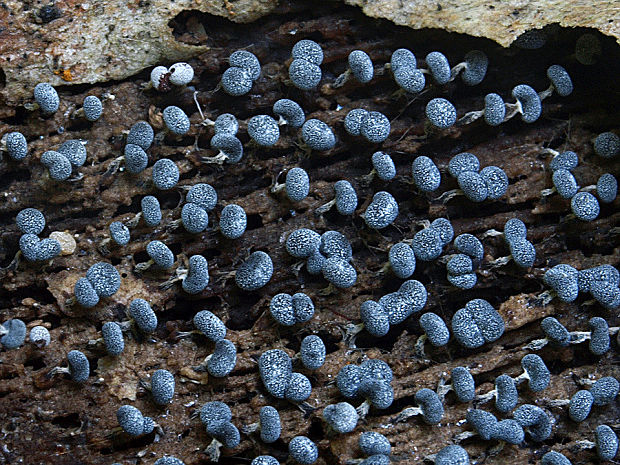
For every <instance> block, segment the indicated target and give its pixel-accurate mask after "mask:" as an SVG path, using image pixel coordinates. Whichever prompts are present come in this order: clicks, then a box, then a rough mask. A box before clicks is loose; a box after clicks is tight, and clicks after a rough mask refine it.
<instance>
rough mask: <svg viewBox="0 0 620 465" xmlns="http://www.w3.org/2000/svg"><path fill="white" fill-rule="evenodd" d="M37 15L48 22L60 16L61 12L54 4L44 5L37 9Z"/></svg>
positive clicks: (44, 21)
mask: <svg viewBox="0 0 620 465" xmlns="http://www.w3.org/2000/svg"><path fill="white" fill-rule="evenodd" d="M38 16H39V18H41V21H43V23H49V22H50V21H54V20H55V19H58V18H60V17H61V16H62V13H61V12H60V10H59V9H58V8H56V7H55V6H54V5H45V6H44V7H41V9H39V13H38Z"/></svg>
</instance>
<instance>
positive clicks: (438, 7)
mask: <svg viewBox="0 0 620 465" xmlns="http://www.w3.org/2000/svg"><path fill="white" fill-rule="evenodd" d="M441 10H443V8H442V7H441V4H439V3H438V4H437V11H441Z"/></svg>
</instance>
